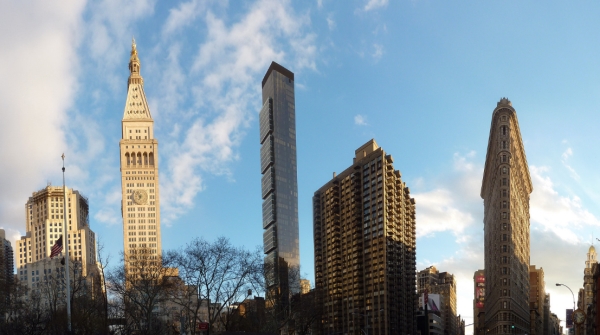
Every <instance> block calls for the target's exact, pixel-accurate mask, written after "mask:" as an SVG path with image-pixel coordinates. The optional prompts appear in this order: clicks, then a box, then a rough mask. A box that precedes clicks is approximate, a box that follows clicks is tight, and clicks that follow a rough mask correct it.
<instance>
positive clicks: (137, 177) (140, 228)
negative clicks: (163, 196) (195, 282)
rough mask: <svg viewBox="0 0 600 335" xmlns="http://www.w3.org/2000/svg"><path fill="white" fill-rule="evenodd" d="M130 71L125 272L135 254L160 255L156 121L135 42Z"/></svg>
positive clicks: (124, 158)
mask: <svg viewBox="0 0 600 335" xmlns="http://www.w3.org/2000/svg"><path fill="white" fill-rule="evenodd" d="M129 71H130V75H129V80H128V81H127V100H126V102H125V111H124V113H123V121H122V126H123V128H122V139H121V141H120V142H119V147H120V150H121V191H122V200H121V209H122V215H123V244H124V249H123V250H124V252H125V257H126V264H125V268H126V269H127V268H128V266H129V265H130V264H129V263H130V262H129V261H128V260H130V257H131V256H132V255H136V254H138V255H139V254H144V255H146V256H150V257H148V258H149V259H154V258H157V256H160V254H161V242H160V193H159V188H158V141H157V140H156V139H155V138H154V120H152V116H151V114H150V108H148V101H147V100H146V94H145V93H144V79H143V78H142V76H141V75H140V60H139V58H138V54H137V49H136V45H135V40H134V41H133V43H132V46H131V58H130V59H129ZM146 259H147V258H146Z"/></svg>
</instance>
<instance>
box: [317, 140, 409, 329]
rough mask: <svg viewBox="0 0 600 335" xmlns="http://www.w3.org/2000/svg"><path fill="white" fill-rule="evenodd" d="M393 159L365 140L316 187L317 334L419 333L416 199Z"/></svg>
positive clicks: (374, 144)
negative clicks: (343, 167) (350, 161)
mask: <svg viewBox="0 0 600 335" xmlns="http://www.w3.org/2000/svg"><path fill="white" fill-rule="evenodd" d="M393 162H394V160H393V159H392V156H391V155H387V154H386V153H385V151H383V149H382V148H380V147H379V146H378V145H377V143H376V142H375V140H370V141H369V142H367V143H366V144H364V145H363V146H361V147H360V148H358V149H357V150H356V151H355V157H354V160H353V164H352V165H351V166H350V167H349V168H347V169H346V170H344V171H343V172H342V173H340V174H339V175H336V174H335V173H334V175H333V179H331V180H330V181H329V182H327V183H326V184H325V185H323V186H322V187H321V188H319V189H318V190H317V191H316V192H315V193H314V196H313V229H314V245H315V281H316V283H315V289H316V292H317V294H318V296H317V297H318V299H317V306H316V308H319V309H321V310H322V312H323V313H322V315H323V319H322V323H320V325H321V327H322V329H321V333H322V334H356V335H358V334H362V333H363V332H365V333H367V332H366V331H365V330H368V334H369V335H384V334H395V335H396V334H400V335H404V334H416V332H417V325H416V312H417V295H416V282H415V278H416V225H415V200H414V199H413V198H412V197H411V196H410V190H409V188H408V187H407V186H406V184H405V183H404V182H403V181H402V179H401V176H400V171H398V170H394V166H393ZM367 326H368V328H367Z"/></svg>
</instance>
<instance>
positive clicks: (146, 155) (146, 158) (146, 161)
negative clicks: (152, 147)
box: [144, 152, 148, 166]
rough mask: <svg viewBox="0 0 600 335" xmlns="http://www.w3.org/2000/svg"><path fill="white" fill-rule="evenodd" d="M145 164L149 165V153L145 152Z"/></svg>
mask: <svg viewBox="0 0 600 335" xmlns="http://www.w3.org/2000/svg"><path fill="white" fill-rule="evenodd" d="M144 165H146V166H147V165H148V154H147V153H145V152H144Z"/></svg>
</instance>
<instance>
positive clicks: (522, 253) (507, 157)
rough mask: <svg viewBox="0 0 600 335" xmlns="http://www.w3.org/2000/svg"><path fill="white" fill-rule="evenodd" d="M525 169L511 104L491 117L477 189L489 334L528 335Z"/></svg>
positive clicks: (504, 104) (528, 184) (502, 102)
mask: <svg viewBox="0 0 600 335" xmlns="http://www.w3.org/2000/svg"><path fill="white" fill-rule="evenodd" d="M532 191H533V186H532V183H531V177H530V175H529V167H528V165H527V159H526V156H525V149H524V147H523V140H522V138H521V132H520V130H519V122H518V120H517V114H516V111H515V109H514V108H513V107H512V104H511V102H510V101H509V100H508V99H506V98H502V99H501V100H500V102H498V104H497V107H496V108H495V109H494V112H493V114H492V122H491V128H490V136H489V141H488V149H487V154H486V160H485V168H484V173H483V182H482V186H481V197H482V198H483V200H484V220H483V221H484V236H485V237H484V239H485V242H484V243H485V275H486V298H485V300H486V301H485V306H484V310H485V328H486V329H487V330H489V333H490V334H513V333H517V334H525V333H528V332H529V331H530V311H529V263H530V253H529V248H530V241H529V236H530V231H529V229H530V224H529V195H530V194H531V192H532Z"/></svg>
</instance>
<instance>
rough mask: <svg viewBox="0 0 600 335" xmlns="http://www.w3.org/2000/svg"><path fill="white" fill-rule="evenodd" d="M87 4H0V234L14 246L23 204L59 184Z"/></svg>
mask: <svg viewBox="0 0 600 335" xmlns="http://www.w3.org/2000/svg"><path fill="white" fill-rule="evenodd" d="M84 5H85V3H84V2H80V1H62V2H60V3H50V2H47V1H29V2H18V1H16V2H15V1H2V2H0V43H1V44H2V50H3V51H2V52H1V53H0V111H2V112H3V114H2V122H0V142H1V143H3V144H4V145H3V146H2V150H1V151H0V171H2V174H0V185H2V187H1V188H0V222H1V226H0V227H3V228H4V229H6V230H7V235H8V237H9V238H10V239H11V242H12V243H14V239H13V238H15V237H17V236H18V235H19V233H18V232H21V233H24V224H23V223H24V221H25V217H24V212H23V206H24V204H25V202H26V201H27V198H28V197H29V196H30V195H31V193H32V192H33V191H35V190H37V189H40V188H42V187H43V186H45V185H46V181H47V180H52V179H53V178H55V180H59V179H58V178H59V176H60V168H61V166H62V165H61V158H60V155H61V154H62V153H63V151H67V144H66V141H65V133H64V128H65V126H66V124H67V110H68V109H69V108H70V107H71V105H72V102H73V98H74V95H75V93H76V91H77V88H78V87H77V81H76V78H77V74H78V73H79V62H78V60H77V57H76V49H77V47H78V44H79V41H80V37H81V35H80V33H79V31H80V28H81V21H80V17H81V14H82V12H83V9H84ZM32 23H35V24H32ZM13 245H14V244H13Z"/></svg>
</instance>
